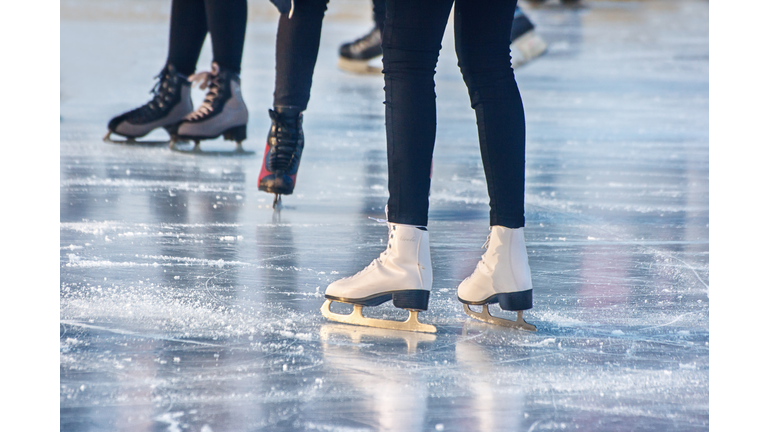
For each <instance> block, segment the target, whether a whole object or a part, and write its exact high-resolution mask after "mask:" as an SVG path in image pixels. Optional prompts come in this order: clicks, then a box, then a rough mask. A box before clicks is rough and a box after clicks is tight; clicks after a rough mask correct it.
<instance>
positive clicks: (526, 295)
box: [496, 289, 533, 311]
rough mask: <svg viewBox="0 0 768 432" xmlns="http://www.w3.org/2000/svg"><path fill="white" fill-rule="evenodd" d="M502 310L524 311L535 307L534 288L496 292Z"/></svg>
mask: <svg viewBox="0 0 768 432" xmlns="http://www.w3.org/2000/svg"><path fill="white" fill-rule="evenodd" d="M496 298H497V299H498V301H499V307H501V310H506V311H522V310H528V309H532V308H533V290H532V289H529V290H525V291H518V292H509V293H499V294H496Z"/></svg>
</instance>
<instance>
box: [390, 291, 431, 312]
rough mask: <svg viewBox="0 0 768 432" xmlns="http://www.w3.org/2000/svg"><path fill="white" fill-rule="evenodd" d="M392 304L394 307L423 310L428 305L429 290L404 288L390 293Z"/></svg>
mask: <svg viewBox="0 0 768 432" xmlns="http://www.w3.org/2000/svg"><path fill="white" fill-rule="evenodd" d="M392 304H393V305H395V307H396V308H400V309H407V310H415V311H425V310H427V308H428V305H429V291H427V290H406V291H395V292H393V293H392Z"/></svg>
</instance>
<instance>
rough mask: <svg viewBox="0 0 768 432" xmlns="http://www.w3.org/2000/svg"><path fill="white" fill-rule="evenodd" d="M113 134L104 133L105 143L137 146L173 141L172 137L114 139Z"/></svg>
mask: <svg viewBox="0 0 768 432" xmlns="http://www.w3.org/2000/svg"><path fill="white" fill-rule="evenodd" d="M111 135H112V132H111V131H110V132H107V134H106V135H104V138H102V140H103V141H104V142H105V143H110V144H119V145H128V146H137V147H157V146H163V145H168V144H169V143H170V142H171V140H170V139H168V140H165V141H136V139H135V138H126V139H113V138H112V137H111Z"/></svg>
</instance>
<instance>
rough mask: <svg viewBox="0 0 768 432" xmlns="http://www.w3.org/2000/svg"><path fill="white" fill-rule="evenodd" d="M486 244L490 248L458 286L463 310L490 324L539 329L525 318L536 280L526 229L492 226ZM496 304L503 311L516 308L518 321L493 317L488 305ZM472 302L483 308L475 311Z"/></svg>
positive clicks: (532, 329)
mask: <svg viewBox="0 0 768 432" xmlns="http://www.w3.org/2000/svg"><path fill="white" fill-rule="evenodd" d="M484 246H485V247H487V249H488V250H486V252H485V253H484V254H483V256H482V258H481V260H480V262H479V263H478V264H477V267H476V268H475V271H474V272H473V273H472V275H471V276H469V277H468V278H466V279H464V282H462V283H461V284H460V285H459V290H458V297H459V301H460V302H462V303H464V312H465V313H466V314H467V315H469V316H471V317H472V318H475V319H477V320H480V321H484V322H487V323H490V324H495V325H499V326H504V327H512V328H520V329H523V330H529V331H536V327H535V326H533V325H531V324H528V323H527V322H525V320H524V319H523V310H526V309H531V308H532V307H533V283H532V282H531V268H530V267H529V266H528V253H527V252H526V250H525V236H524V234H523V228H516V229H512V228H506V227H502V226H493V227H491V234H490V235H489V236H488V240H487V241H486V242H485V245H484ZM494 303H498V304H499V306H500V307H501V309H502V310H508V311H517V320H515V321H510V320H507V319H503V318H498V317H494V316H492V315H491V314H490V313H489V312H488V305H489V304H494ZM469 305H482V306H483V311H482V312H475V311H473V310H472V309H470V308H469Z"/></svg>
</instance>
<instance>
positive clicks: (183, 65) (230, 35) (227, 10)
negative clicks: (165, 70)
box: [168, 0, 248, 75]
mask: <svg viewBox="0 0 768 432" xmlns="http://www.w3.org/2000/svg"><path fill="white" fill-rule="evenodd" d="M247 19H248V3H247V1H246V0H173V3H172V4H171V36H170V42H169V46H168V63H171V64H173V65H174V66H175V67H176V69H177V70H178V71H179V72H180V73H182V74H185V75H191V74H193V73H194V72H195V67H196V66H197V59H198V57H199V56H200V50H201V49H202V47H203V42H205V35H206V34H207V33H208V31H210V32H211V44H212V45H213V61H215V62H216V63H218V65H219V66H220V67H221V68H223V69H228V70H230V71H234V72H235V73H240V64H241V62H242V59H243V44H244V42H245V25H246V20H247Z"/></svg>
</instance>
